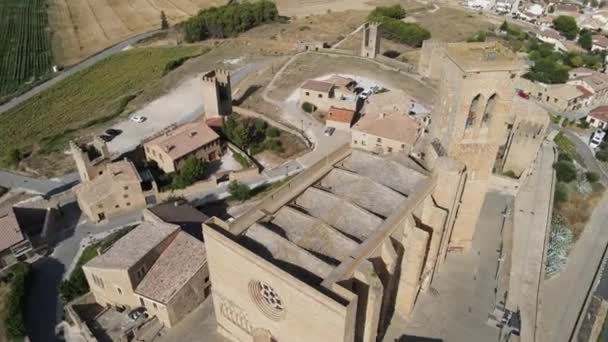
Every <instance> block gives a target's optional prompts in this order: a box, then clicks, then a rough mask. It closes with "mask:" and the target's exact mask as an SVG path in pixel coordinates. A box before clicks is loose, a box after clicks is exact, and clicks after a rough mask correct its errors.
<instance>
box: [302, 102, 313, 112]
mask: <svg viewBox="0 0 608 342" xmlns="http://www.w3.org/2000/svg"><path fill="white" fill-rule="evenodd" d="M302 110H303V111H305V112H306V113H312V112H314V111H315V110H317V107H316V106H315V105H313V104H312V103H310V102H304V103H302Z"/></svg>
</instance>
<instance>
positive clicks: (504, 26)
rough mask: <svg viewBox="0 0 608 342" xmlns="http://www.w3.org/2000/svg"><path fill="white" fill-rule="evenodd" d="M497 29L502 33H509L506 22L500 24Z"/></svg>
mask: <svg viewBox="0 0 608 342" xmlns="http://www.w3.org/2000/svg"><path fill="white" fill-rule="evenodd" d="M499 29H500V30H501V31H503V32H509V24H508V23H507V21H506V20H505V21H503V22H502V24H501V25H500V27H499Z"/></svg>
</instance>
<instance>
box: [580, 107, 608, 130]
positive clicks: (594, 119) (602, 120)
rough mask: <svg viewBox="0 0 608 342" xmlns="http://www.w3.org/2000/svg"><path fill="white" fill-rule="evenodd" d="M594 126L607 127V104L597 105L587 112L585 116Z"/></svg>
mask: <svg viewBox="0 0 608 342" xmlns="http://www.w3.org/2000/svg"><path fill="white" fill-rule="evenodd" d="M585 121H587V122H588V123H589V124H590V125H591V126H593V127H595V128H601V129H608V106H599V107H597V108H595V109H593V110H592V111H591V112H589V115H587V117H586V118H585Z"/></svg>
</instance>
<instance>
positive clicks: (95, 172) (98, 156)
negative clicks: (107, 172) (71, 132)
mask: <svg viewBox="0 0 608 342" xmlns="http://www.w3.org/2000/svg"><path fill="white" fill-rule="evenodd" d="M70 151H71V153H72V158H73V159H74V163H76V169H77V170H78V175H79V176H80V181H81V182H87V181H91V180H93V179H95V177H97V176H99V175H101V174H103V171H104V169H105V165H106V164H107V162H109V161H110V152H109V151H108V146H107V144H106V142H105V141H103V140H101V139H100V138H99V137H95V138H93V143H92V144H90V145H88V146H85V147H81V146H79V145H78V144H76V143H75V142H74V141H70Z"/></svg>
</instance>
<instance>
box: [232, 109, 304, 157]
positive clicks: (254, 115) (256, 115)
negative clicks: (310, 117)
mask: <svg viewBox="0 0 608 342" xmlns="http://www.w3.org/2000/svg"><path fill="white" fill-rule="evenodd" d="M232 110H233V111H234V112H235V113H237V114H240V115H242V116H248V117H252V118H257V119H260V120H264V121H265V122H266V123H268V124H269V125H271V126H274V127H276V128H278V129H280V130H283V131H285V132H287V133H290V134H293V135H295V136H296V137H298V138H300V139H301V140H302V141H303V142H304V144H306V146H307V147H309V148H310V147H311V146H312V143H311V142H310V140H309V139H308V138H307V137H306V136H305V135H303V134H302V132H301V131H299V130H297V129H295V128H292V127H290V126H288V125H286V124H284V123H281V122H279V121H276V120H273V119H271V118H269V117H268V116H266V115H262V114H260V113H257V112H254V111H252V110H250V109H247V108H243V107H238V106H233V107H232Z"/></svg>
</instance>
